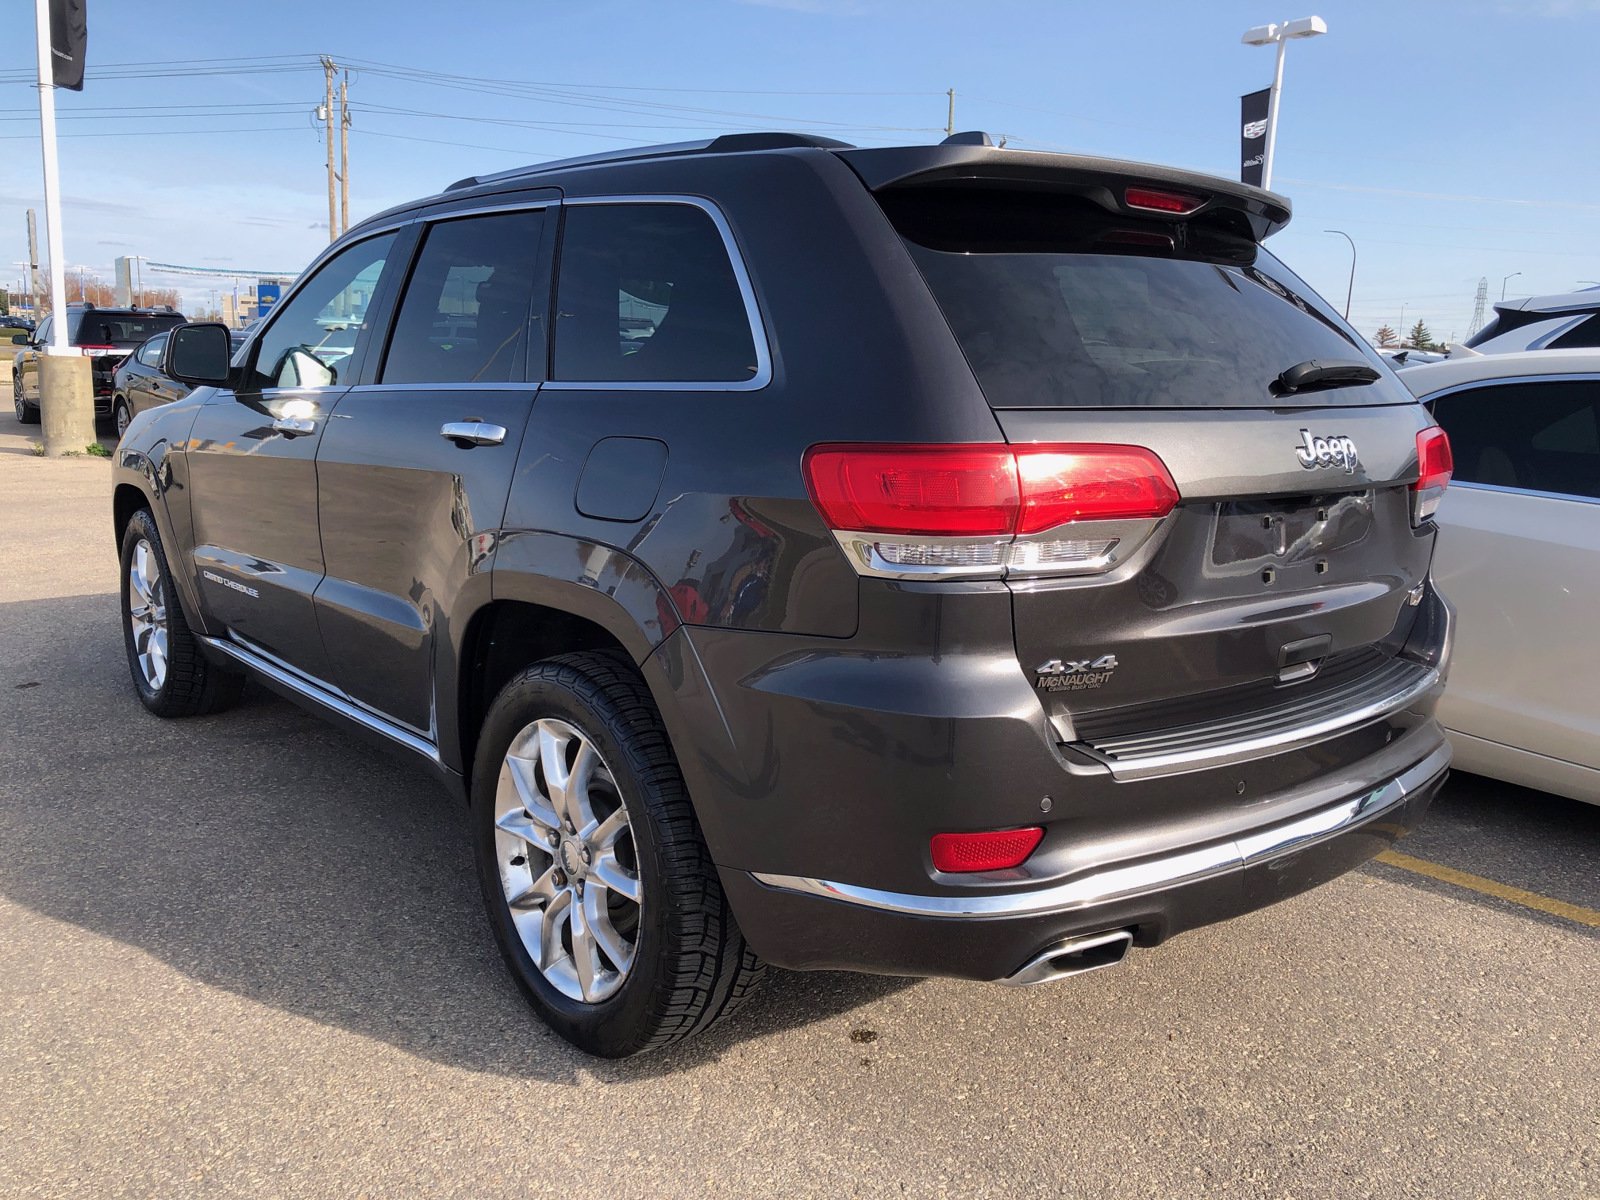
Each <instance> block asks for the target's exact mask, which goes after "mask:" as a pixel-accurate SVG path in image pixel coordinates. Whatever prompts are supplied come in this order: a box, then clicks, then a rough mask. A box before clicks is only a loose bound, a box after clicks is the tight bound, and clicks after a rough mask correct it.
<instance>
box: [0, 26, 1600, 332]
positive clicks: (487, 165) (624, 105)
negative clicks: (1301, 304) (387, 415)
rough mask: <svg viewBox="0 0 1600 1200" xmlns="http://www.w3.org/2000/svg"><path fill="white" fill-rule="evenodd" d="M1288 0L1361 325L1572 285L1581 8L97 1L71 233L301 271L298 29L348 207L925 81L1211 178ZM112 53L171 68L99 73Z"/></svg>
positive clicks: (863, 130) (1581, 90)
mask: <svg viewBox="0 0 1600 1200" xmlns="http://www.w3.org/2000/svg"><path fill="white" fill-rule="evenodd" d="M31 8H32V6H31V5H26V4H23V3H21V2H20V0H19V2H17V3H14V4H11V5H8V6H7V11H6V14H5V17H4V18H3V19H4V21H5V28H7V30H8V33H7V36H6V37H5V38H4V39H3V44H0V97H3V99H0V280H3V281H5V282H6V283H8V284H9V283H11V282H12V281H14V280H15V279H17V278H19V277H20V276H21V274H22V269H21V268H20V267H17V266H15V265H12V264H13V263H14V262H15V261H16V260H20V259H22V258H24V257H25V254H26V249H25V245H26V243H25V234H24V228H25V227H24V210H25V209H26V208H27V207H29V206H30V205H32V206H35V207H42V201H41V192H40V188H41V184H40V169H39V157H38V141H37V129H38V126H37V120H36V117H33V116H31V115H30V114H33V113H34V111H35V110H34V109H33V107H32V105H33V103H34V93H33V91H32V90H31V88H30V87H29V86H28V83H27V82H26V81H25V78H24V77H26V76H28V75H29V74H30V73H31V71H32V69H33V63H34V60H33V54H34V50H33V42H32V37H31V33H32V29H31V21H30V20H29V19H28V17H29V12H30V10H31ZM1291 10H1292V11H1291ZM1310 12H1316V13H1318V14H1319V15H1321V16H1322V17H1323V18H1325V19H1326V20H1327V22H1328V25H1329V28H1330V32H1329V34H1328V35H1327V36H1326V37H1321V38H1317V39H1314V40H1311V41H1304V42H1297V43H1295V44H1293V45H1291V47H1290V49H1289V56H1288V66H1287V73H1286V87H1285V91H1284V106H1283V114H1282V123H1281V126H1280V132H1279V138H1278V161H1277V165H1276V168H1275V173H1276V178H1275V184H1276V187H1277V190H1279V191H1282V192H1284V193H1286V194H1288V195H1289V196H1290V197H1291V198H1292V199H1293V201H1294V206H1295V219H1294V222H1293V223H1292V224H1291V225H1290V227H1289V228H1288V229H1287V230H1286V231H1285V232H1284V233H1282V234H1281V235H1279V236H1278V237H1277V238H1275V239H1274V240H1273V243H1272V246H1273V249H1274V250H1275V251H1276V252H1277V253H1278V254H1279V256H1280V257H1282V258H1284V259H1285V260H1287V261H1288V263H1289V264H1290V265H1291V266H1292V267H1293V268H1294V269H1296V270H1297V271H1298V272H1299V273H1300V274H1301V275H1303V276H1304V277H1305V278H1307V279H1308V280H1309V281H1310V282H1311V283H1312V284H1313V285H1314V286H1315V287H1317V288H1318V289H1319V290H1320V291H1322V292H1323V293H1324V294H1325V295H1327V296H1328V297H1329V298H1330V299H1333V300H1334V301H1335V303H1337V304H1339V305H1342V304H1343V300H1344V291H1345V284H1346V279H1347V272H1348V270H1349V264H1350V256H1349V247H1348V246H1347V244H1346V243H1345V241H1344V240H1343V239H1342V238H1339V237H1336V236H1332V235H1329V234H1326V233H1324V232H1322V231H1323V230H1325V229H1330V228H1336V229H1343V230H1345V231H1347V232H1348V233H1350V234H1351V236H1352V237H1354V239H1355V240H1356V242H1357V244H1358V246H1359V255H1360V258H1359V264H1358V269H1357V274H1356V283H1355V298H1354V304H1353V307H1352V313H1351V316H1352V319H1353V320H1354V321H1355V323H1356V324H1357V326H1358V327H1359V328H1360V329H1361V330H1362V331H1363V332H1366V333H1368V334H1370V333H1371V332H1372V331H1373V330H1374V329H1375V328H1376V327H1377V326H1378V325H1379V324H1381V323H1383V322H1385V321H1387V322H1388V323H1389V324H1391V325H1397V324H1398V323H1399V321H1400V317H1401V311H1402V305H1403V306H1404V313H1405V320H1406V323H1407V324H1408V325H1409V324H1410V322H1411V321H1413V320H1414V319H1415V318H1416V317H1418V316H1421V317H1423V318H1424V319H1426V320H1427V322H1428V324H1429V326H1430V328H1431V329H1432V331H1433V332H1434V334H1435V335H1436V336H1440V337H1444V336H1448V335H1449V334H1451V333H1452V332H1454V333H1456V334H1457V335H1458V336H1460V337H1464V336H1465V335H1466V332H1467V327H1468V322H1469V320H1470V317H1471V314H1472V307H1473V293H1474V291H1475V289H1476V286H1477V281H1478V279H1479V278H1480V277H1483V276H1486V277H1488V279H1489V281H1490V283H1489V290H1490V298H1491V300H1493V299H1495V298H1498V296H1499V294H1500V287H1501V280H1502V277H1503V276H1505V275H1508V274H1510V273H1512V272H1517V271H1520V272H1521V275H1520V276H1518V277H1516V278H1513V279H1512V280H1511V281H1510V283H1509V288H1508V291H1509V294H1510V295H1512V296H1515V295H1519V294H1522V295H1528V294H1542V293H1548V292H1559V291H1566V290H1570V289H1572V288H1574V287H1576V286H1578V282H1579V280H1585V279H1587V280H1600V238H1597V236H1596V235H1597V231H1600V186H1597V184H1600V124H1597V122H1596V119H1595V117H1596V114H1597V113H1600V70H1596V67H1595V51H1596V47H1597V46H1600V0H1526V2H1524V3H1499V2H1495V0H1456V2H1455V3H1421V2H1418V3H1402V2H1398V0H1391V2H1389V3H1373V2H1365V3H1348V2H1344V3H1340V2H1334V3H1326V2H1322V3H1319V4H1312V3H1310V0H1305V3H1304V5H1303V6H1302V7H1300V8H1296V7H1294V5H1290V8H1289V9H1285V10H1283V11H1277V10H1274V9H1273V8H1272V7H1270V6H1267V5H1265V4H1263V3H1261V2H1260V0H1252V2H1250V3H1234V2H1231V0H1228V2H1219V0H1207V2H1206V3H1203V4H1202V3H1192V2H1190V3H1179V2H1176V0H1171V2H1168V0H1146V2H1144V3H1138V4H1134V3H1120V4H1119V3H1103V2H1102V3H1088V2H1080V0H1060V2H1055V3H1043V2H1036V3H1031V4H1027V3H1008V2H996V0H991V2H990V3H987V4H983V5H977V4H972V3H955V2H945V0H918V2H916V3H903V2H901V0H743V2H741V0H706V2H690V0H674V3H671V4H656V5H651V4H640V3H638V2H637V0H630V2H627V3H623V2H621V0H588V2H586V3H580V4H553V3H535V2H532V0H522V2H520V3H518V2H487V0H455V2H454V3H441V2H440V0H430V2H429V3H426V4H423V3H416V2H414V0H391V2H389V3H384V4H377V3H365V4H329V3H309V2H304V0H273V2H272V3H269V4H255V5H234V4H217V3H215V2H214V0H163V3H161V4H160V5H159V6H157V5H150V4H146V3H137V4H136V3H131V2H129V0H91V3H90V54H89V63H90V80H89V83H88V85H87V87H86V88H85V90H84V91H83V92H82V94H72V93H66V92H63V93H59V94H58V95H59V110H60V114H61V117H62V120H61V131H62V133H63V134H64V135H71V136H63V137H62V139H61V142H60V145H61V174H62V186H63V192H64V195H65V197H66V206H65V215H64V220H63V225H64V227H65V235H66V258H67V261H68V264H69V266H73V267H76V266H78V265H80V264H82V265H86V266H88V267H89V268H90V269H91V270H95V271H98V272H99V273H100V274H101V275H102V276H104V277H105V278H107V279H109V278H110V274H111V260H112V259H113V258H114V257H115V256H116V255H119V254H139V255H143V256H145V257H146V258H149V259H152V260H155V261H157V262H175V263H187V264H194V265H200V266H213V267H216V266H223V267H237V268H244V269H264V270H280V269H288V270H296V269H298V268H299V267H301V266H302V265H303V264H304V263H305V262H306V261H307V260H308V259H309V258H310V257H311V256H312V255H313V254H314V253H315V252H316V251H317V250H318V249H319V247H320V246H321V245H323V244H324V243H325V241H326V219H327V218H326V211H327V208H326V186H325V175H324V149H323V144H322V142H321V140H320V135H319V133H318V132H317V131H315V130H314V129H313V128H312V122H311V116H310V113H311V110H312V108H313V107H314V106H315V105H316V104H317V103H318V102H319V101H320V99H321V94H322V72H321V69H320V68H319V67H317V65H316V61H315V59H316V55H318V54H328V55H331V56H332V57H334V58H335V59H336V60H338V61H339V62H341V63H345V62H348V63H350V64H352V82H351V108H352V110H353V113H354V128H353V131H352V141H351V157H352V168H351V177H352V184H353V186H352V195H351V219H352V222H354V221H356V220H359V219H360V218H361V217H362V216H365V215H367V214H369V213H372V212H375V211H377V210H379V209H382V208H385V207H387V206H388V205H390V204H393V203H396V202H398V201H400V200H404V199H408V198H410V197H413V196H417V195H422V194H426V193H429V192H432V191H436V190H438V189H439V188H440V187H442V186H443V185H445V184H447V183H449V182H450V181H451V180H453V179H456V178H458V177H460V176H463V175H468V174H473V173H477V172H483V171H491V170H499V169H504V168H507V167H511V166H516V165H517V164H519V163H522V162H533V161H537V160H539V159H542V158H548V157H561V156H565V155H569V154H580V153H586V152H589V151H592V150H599V149H605V148H609V147H620V146H624V145H628V144H637V143H648V142H655V141H675V140H682V139H685V138H691V137H696V136H704V135H706V134H709V133H716V132H723V131H725V130H727V129H731V128H773V127H778V128H810V129H815V130H817V131H819V132H826V133H832V134H834V135H835V136H839V137H843V138H845V139H846V140H850V141H856V142H859V143H862V144H872V145H881V144H892V143H896V142H925V141H933V140H937V138H938V137H940V136H942V132H943V130H942V126H943V124H944V119H945V96H944V92H945V89H947V88H951V87H953V88H955V89H956V126H957V128H958V129H974V128H979V129H986V130H989V131H990V132H992V133H994V134H1005V135H1007V136H1008V137H1009V138H1010V139H1011V144H1013V145H1017V146H1024V147H1029V148H1040V149H1059V150H1069V151H1081V152H1087V153H1095V154H1108V155H1114V156H1118V157H1125V158H1134V159H1144V160H1149V161H1155V162H1164V163H1173V164H1177V165H1182V166H1187V167H1193V168H1198V169H1201V170H1208V171H1214V172H1217V173H1220V174H1224V175H1229V176H1232V175H1234V174H1235V173H1236V171H1237V145H1238V143H1237V136H1238V134H1237V123H1238V96H1239V94H1240V93H1241V92H1245V91H1250V90H1254V89H1255V88H1258V87H1263V86H1265V85H1266V84H1267V83H1268V82H1270V79H1271V71H1272V52H1271V50H1269V49H1262V48H1253V47H1249V46H1243V45H1241V44H1240V43H1239V35H1240V34H1241V33H1242V32H1243V30H1244V29H1245V28H1247V27H1248V26H1251V25H1255V24H1260V23H1263V22H1266V21H1271V20H1282V19H1285V18H1292V17H1297V16H1304V15H1307V14H1308V13H1310ZM194 60H218V61H215V62H208V63H196V62H195V61H194ZM135 62H137V63H157V64H174V63H187V64H189V65H179V66H171V65H168V66H156V67H150V68H139V69H138V70H136V71H134V70H122V71H120V72H117V73H119V74H122V75H133V74H138V75H143V76H145V77H140V78H104V77H102V78H95V77H94V76H95V73H96V71H97V70H100V71H105V70H110V69H111V64H117V63H135ZM395 68H400V70H396V69H395ZM415 71H423V72H432V73H436V74H435V75H433V76H426V77H422V76H417V75H415V74H410V72H415ZM152 75H153V77H151V76H152ZM437 75H454V76H461V77H465V78H462V79H454V80H450V79H440V78H437ZM488 81H505V82H488ZM529 85H532V86H529ZM395 110H401V111H395ZM422 114H431V115H422ZM148 281H149V282H151V283H156V282H161V283H167V284H176V285H181V286H183V287H184V289H185V299H186V302H187V303H189V304H191V305H192V304H195V303H199V302H202V301H203V300H204V299H206V298H208V297H209V294H210V286H209V285H200V284H197V283H196V282H195V281H193V280H184V279H178V278H172V279H158V278H157V277H154V276H152V277H150V278H149V280H148Z"/></svg>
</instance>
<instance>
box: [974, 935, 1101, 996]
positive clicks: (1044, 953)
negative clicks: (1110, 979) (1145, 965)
mask: <svg viewBox="0 0 1600 1200" xmlns="http://www.w3.org/2000/svg"><path fill="white" fill-rule="evenodd" d="M1131 945H1133V930H1131V929H1110V930H1106V931H1105V932H1103V933H1086V934H1084V935H1082V936H1081V937H1072V938H1067V939H1065V940H1064V941H1060V942H1055V943H1052V944H1051V945H1049V946H1046V947H1045V948H1044V949H1043V950H1041V951H1039V953H1038V954H1035V955H1034V956H1033V957H1032V958H1030V959H1029V960H1028V961H1027V962H1026V963H1024V964H1023V965H1022V966H1021V967H1020V968H1018V969H1017V970H1016V971H1015V972H1013V973H1012V974H1010V975H1007V976H1006V977H1005V978H1004V979H1002V980H1001V981H1000V982H1001V983H1003V984H1005V985H1006V986H1007V987H1032V986H1033V985H1034V984H1038V983H1054V982H1055V981H1056V980H1058V979H1065V978H1067V977H1068V976H1069V975H1083V974H1085V973H1087V972H1089V971H1098V970H1100V969H1101V968H1102V967H1114V966H1116V965H1117V964H1118V963H1120V962H1121V961H1122V960H1123V959H1124V958H1126V957H1127V956H1128V947H1129V946H1131Z"/></svg>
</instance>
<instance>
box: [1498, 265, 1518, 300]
mask: <svg viewBox="0 0 1600 1200" xmlns="http://www.w3.org/2000/svg"><path fill="white" fill-rule="evenodd" d="M1521 274H1522V272H1521V271H1513V272H1511V274H1509V275H1507V276H1506V277H1505V278H1504V279H1502V280H1501V281H1500V299H1502V300H1504V299H1505V298H1506V284H1508V283H1510V282H1511V281H1512V280H1513V279H1515V278H1516V277H1517V276H1518V275H1521Z"/></svg>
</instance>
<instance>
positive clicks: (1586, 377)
mask: <svg viewBox="0 0 1600 1200" xmlns="http://www.w3.org/2000/svg"><path fill="white" fill-rule="evenodd" d="M1483 357H1484V358H1488V359H1493V358H1494V357H1495V356H1494V355H1492V354H1486V355H1483ZM1430 365H1431V364H1430ZM1597 381H1600V372H1595V371H1544V372H1539V373H1536V374H1532V375H1485V376H1483V377H1482V378H1480V379H1466V380H1462V381H1461V382H1460V383H1452V384H1447V385H1446V386H1445V387H1442V388H1440V389H1439V390H1438V391H1436V392H1423V393H1421V394H1420V395H1419V396H1417V403H1418V404H1432V403H1433V402H1434V401H1436V400H1443V399H1444V398H1445V397H1446V396H1455V395H1458V394H1459V393H1461V392H1465V391H1471V390H1472V389H1474V388H1484V387H1505V386H1509V385H1510V384H1514V383H1595V382H1597ZM1434 420H1436V421H1437V420H1438V418H1437V417H1435V418H1434ZM1445 432H1446V433H1448V432H1449V430H1446V431H1445Z"/></svg>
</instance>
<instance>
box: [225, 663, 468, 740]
mask: <svg viewBox="0 0 1600 1200" xmlns="http://www.w3.org/2000/svg"><path fill="white" fill-rule="evenodd" d="M200 640H201V642H203V643H204V644H205V645H206V647H207V648H208V649H210V650H215V651H216V652H217V653H218V654H222V655H225V656H226V657H228V658H231V659H233V660H234V661H235V662H238V663H240V664H242V665H243V666H245V667H248V668H249V669H250V670H251V671H253V672H254V673H255V674H257V675H259V676H261V677H262V678H264V679H266V680H267V681H268V682H270V683H273V684H276V685H277V686H278V687H280V688H283V689H284V690H286V691H290V692H293V693H294V694H295V695H296V696H300V697H303V698H304V699H306V700H309V701H311V702H312V703H313V704H316V705H318V706H319V707H321V708H325V709H327V710H328V711H329V712H332V713H334V714H336V715H337V716H341V717H344V718H345V719H346V720H348V721H351V722H354V723H355V724H357V725H360V726H363V727H364V728H366V729H369V730H371V731H372V732H373V733H376V734H378V735H379V736H380V737H385V738H388V739H389V740H390V741H391V742H396V743H398V744H399V745H401V746H403V747H405V748H406V749H407V750H410V751H412V752H414V753H416V754H420V755H422V757H423V758H425V759H427V760H428V761H429V762H430V763H432V764H433V765H434V766H437V767H442V766H443V765H444V764H443V760H442V759H440V757H439V747H437V746H436V745H434V744H433V743H432V742H430V741H428V740H427V739H426V738H423V737H418V736H417V735H416V734H414V733H412V732H411V731H410V730H409V729H403V728H401V727H400V726H399V725H396V724H395V723H394V722H392V721H386V720H384V719H383V718H382V717H380V716H378V715H377V714H376V713H373V712H369V711H367V710H366V709H365V708H362V707H361V706H360V705H359V704H357V703H355V702H354V701H353V700H351V699H350V698H349V697H347V696H344V695H342V694H340V693H338V692H335V691H332V690H331V689H329V688H327V687H325V686H322V685H320V684H318V683H315V682H313V681H312V680H310V679H308V678H306V677H305V676H302V675H297V674H295V673H294V672H293V671H290V670H288V669H287V668H284V667H281V666H279V665H278V664H277V663H275V662H273V661H272V660H270V659H268V658H265V657H263V656H262V655H260V654H257V653H255V652H254V651H252V650H249V649H247V648H246V647H244V646H240V645H237V644H236V643H234V642H229V641H224V640H223V639H222V638H213V637H202V638H200Z"/></svg>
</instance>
